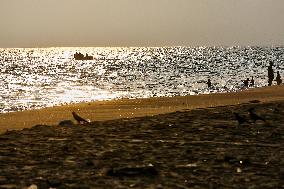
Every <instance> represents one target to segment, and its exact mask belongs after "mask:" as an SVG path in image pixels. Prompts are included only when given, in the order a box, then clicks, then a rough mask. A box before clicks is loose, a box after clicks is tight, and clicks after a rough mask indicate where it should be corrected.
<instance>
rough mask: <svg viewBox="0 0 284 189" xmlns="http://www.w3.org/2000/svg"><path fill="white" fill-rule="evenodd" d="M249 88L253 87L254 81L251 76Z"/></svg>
mask: <svg viewBox="0 0 284 189" xmlns="http://www.w3.org/2000/svg"><path fill="white" fill-rule="evenodd" d="M250 86H251V87H253V86H254V79H253V76H251V80H250Z"/></svg>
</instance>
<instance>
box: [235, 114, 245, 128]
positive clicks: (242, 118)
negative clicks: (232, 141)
mask: <svg viewBox="0 0 284 189" xmlns="http://www.w3.org/2000/svg"><path fill="white" fill-rule="evenodd" d="M234 114H235V117H236V119H237V121H238V123H239V125H241V124H243V123H245V122H247V123H248V120H247V119H246V118H245V117H243V116H241V115H240V114H238V113H237V112H234Z"/></svg>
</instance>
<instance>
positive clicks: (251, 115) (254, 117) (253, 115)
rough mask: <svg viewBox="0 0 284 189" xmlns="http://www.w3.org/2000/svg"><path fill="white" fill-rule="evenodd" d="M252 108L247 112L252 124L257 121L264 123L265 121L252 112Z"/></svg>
mask: <svg viewBox="0 0 284 189" xmlns="http://www.w3.org/2000/svg"><path fill="white" fill-rule="evenodd" d="M254 110H255V109H254V108H250V109H249V110H248V111H249V115H250V118H251V119H252V120H253V122H254V123H255V122H256V121H257V120H261V121H263V122H266V120H265V119H264V118H262V117H260V116H259V115H257V114H256V113H255V112H254Z"/></svg>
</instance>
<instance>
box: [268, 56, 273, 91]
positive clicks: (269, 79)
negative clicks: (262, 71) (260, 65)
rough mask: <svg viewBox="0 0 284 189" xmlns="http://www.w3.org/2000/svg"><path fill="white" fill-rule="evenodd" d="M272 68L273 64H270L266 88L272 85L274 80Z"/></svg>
mask: <svg viewBox="0 0 284 189" xmlns="http://www.w3.org/2000/svg"><path fill="white" fill-rule="evenodd" d="M272 66H273V62H270V63H269V66H268V86H271V85H272V81H273V79H274V72H273V68H272Z"/></svg>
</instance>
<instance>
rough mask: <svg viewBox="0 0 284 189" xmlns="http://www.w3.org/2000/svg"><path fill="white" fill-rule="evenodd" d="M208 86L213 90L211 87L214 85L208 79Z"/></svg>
mask: <svg viewBox="0 0 284 189" xmlns="http://www.w3.org/2000/svg"><path fill="white" fill-rule="evenodd" d="M207 86H208V88H211V86H212V83H211V80H210V79H208V81H207Z"/></svg>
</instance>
